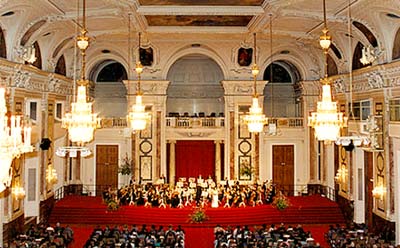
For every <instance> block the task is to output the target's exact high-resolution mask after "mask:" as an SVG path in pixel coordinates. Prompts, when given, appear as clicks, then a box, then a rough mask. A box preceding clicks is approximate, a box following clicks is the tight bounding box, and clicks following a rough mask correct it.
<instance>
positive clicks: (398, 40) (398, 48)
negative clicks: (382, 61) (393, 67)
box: [392, 28, 400, 60]
mask: <svg viewBox="0 0 400 248" xmlns="http://www.w3.org/2000/svg"><path fill="white" fill-rule="evenodd" d="M399 58H400V28H399V30H397V33H396V36H395V38H394V44H393V54H392V60H396V59H399Z"/></svg>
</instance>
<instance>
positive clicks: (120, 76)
mask: <svg viewBox="0 0 400 248" xmlns="http://www.w3.org/2000/svg"><path fill="white" fill-rule="evenodd" d="M89 75H90V76H89V78H90V79H91V80H92V81H94V82H95V83H96V84H95V87H94V96H95V101H94V105H93V108H94V111H95V112H96V113H99V115H100V116H101V117H115V118H125V117H126V114H127V109H128V102H127V97H126V94H127V88H126V87H125V85H124V83H123V81H124V80H127V79H128V77H127V72H126V70H125V68H124V66H123V65H122V64H121V63H119V62H117V61H115V60H103V61H100V62H99V63H98V64H97V65H96V66H95V67H94V68H93V69H92V70H91V71H90V74H89Z"/></svg>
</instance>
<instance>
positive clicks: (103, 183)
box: [96, 145, 118, 196]
mask: <svg viewBox="0 0 400 248" xmlns="http://www.w3.org/2000/svg"><path fill="white" fill-rule="evenodd" d="M108 187H112V188H113V189H116V188H117V187H118V145H97V146H96V195H97V196H101V194H102V192H103V190H104V189H107V188H108Z"/></svg>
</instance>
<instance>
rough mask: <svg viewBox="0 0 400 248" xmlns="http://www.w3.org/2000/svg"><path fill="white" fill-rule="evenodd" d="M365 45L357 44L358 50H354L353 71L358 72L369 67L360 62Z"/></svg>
mask: <svg viewBox="0 0 400 248" xmlns="http://www.w3.org/2000/svg"><path fill="white" fill-rule="evenodd" d="M363 47H364V46H363V44H361V42H358V43H357V46H356V48H355V49H354V54H353V70H357V69H360V68H363V67H365V66H367V65H363V64H362V63H361V62H360V59H361V57H362V49H363Z"/></svg>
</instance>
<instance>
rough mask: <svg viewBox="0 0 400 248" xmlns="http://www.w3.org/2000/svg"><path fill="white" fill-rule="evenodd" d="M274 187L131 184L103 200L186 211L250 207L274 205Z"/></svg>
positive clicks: (195, 181)
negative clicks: (195, 207) (191, 208)
mask: <svg viewBox="0 0 400 248" xmlns="http://www.w3.org/2000/svg"><path fill="white" fill-rule="evenodd" d="M275 194H276V192H275V185H274V184H273V183H272V182H271V181H268V180H266V181H265V182H263V183H257V182H256V183H253V184H247V185H241V184H240V183H239V181H234V180H227V179H225V180H223V181H221V182H220V183H215V182H214V181H213V179H211V178H208V179H206V180H204V179H202V178H201V176H200V177H199V178H189V179H186V178H180V179H179V181H178V182H177V183H176V185H175V186H174V187H171V186H170V185H169V184H165V183H163V182H162V183H158V182H157V183H155V184H153V183H140V184H136V183H135V181H132V180H131V182H130V184H129V185H125V186H123V187H122V188H120V189H118V190H115V189H112V188H111V187H109V188H108V189H106V190H105V191H104V192H103V199H104V201H105V202H107V201H108V200H109V199H113V200H115V201H117V202H118V203H119V204H120V205H134V206H144V207H159V208H166V207H171V208H184V207H188V206H201V207H207V206H210V207H212V208H216V207H224V208H230V207H247V206H252V207H254V206H258V205H261V204H269V203H272V201H273V197H274V196H275Z"/></svg>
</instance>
